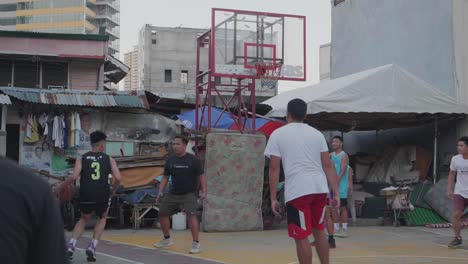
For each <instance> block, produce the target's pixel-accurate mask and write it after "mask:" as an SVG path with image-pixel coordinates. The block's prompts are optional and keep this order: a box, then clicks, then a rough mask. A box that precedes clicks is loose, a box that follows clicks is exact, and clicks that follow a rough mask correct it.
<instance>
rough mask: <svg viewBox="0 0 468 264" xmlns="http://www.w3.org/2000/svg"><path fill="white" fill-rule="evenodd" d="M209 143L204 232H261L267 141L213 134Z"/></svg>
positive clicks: (208, 138) (230, 134) (249, 137)
mask: <svg viewBox="0 0 468 264" xmlns="http://www.w3.org/2000/svg"><path fill="white" fill-rule="evenodd" d="M206 141H207V149H206V163H205V164H206V165H205V171H206V176H207V179H208V199H207V201H206V202H205V203H204V207H203V218H202V225H203V230H204V231H206V232H229V231H254V230H262V229H263V219H262V192H263V166H264V162H265V159H264V155H263V152H264V149H265V137H264V136H263V135H247V134H234V133H212V134H209V135H208V136H207V140H206Z"/></svg>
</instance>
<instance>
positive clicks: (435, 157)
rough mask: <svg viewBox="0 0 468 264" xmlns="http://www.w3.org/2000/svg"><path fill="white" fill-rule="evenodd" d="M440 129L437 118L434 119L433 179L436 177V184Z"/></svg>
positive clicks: (435, 179)
mask: <svg viewBox="0 0 468 264" xmlns="http://www.w3.org/2000/svg"><path fill="white" fill-rule="evenodd" d="M438 133H439V127H438V120H437V116H436V117H435V118H434V161H433V164H434V166H433V169H434V171H433V177H434V184H436V183H437V139H438Z"/></svg>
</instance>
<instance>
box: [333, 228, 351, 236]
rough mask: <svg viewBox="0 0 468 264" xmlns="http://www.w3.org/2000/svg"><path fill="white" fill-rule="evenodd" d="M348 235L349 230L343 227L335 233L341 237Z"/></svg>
mask: <svg viewBox="0 0 468 264" xmlns="http://www.w3.org/2000/svg"><path fill="white" fill-rule="evenodd" d="M348 236H349V235H348V230H346V229H342V230H340V231H339V232H336V233H335V237H339V238H347V237H348Z"/></svg>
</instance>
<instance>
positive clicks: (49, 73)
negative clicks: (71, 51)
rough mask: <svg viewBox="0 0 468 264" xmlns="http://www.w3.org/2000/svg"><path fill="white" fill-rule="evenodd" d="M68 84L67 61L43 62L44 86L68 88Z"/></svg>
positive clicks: (48, 87)
mask: <svg viewBox="0 0 468 264" xmlns="http://www.w3.org/2000/svg"><path fill="white" fill-rule="evenodd" d="M67 85H68V64H67V63H65V62H43V63H42V88H47V89H66V88H67Z"/></svg>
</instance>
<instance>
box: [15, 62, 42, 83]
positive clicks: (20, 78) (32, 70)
mask: <svg viewBox="0 0 468 264" xmlns="http://www.w3.org/2000/svg"><path fill="white" fill-rule="evenodd" d="M40 71H41V70H40V63H39V62H37V61H15V84H14V85H15V86H16V87H24V88H39V79H40Z"/></svg>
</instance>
